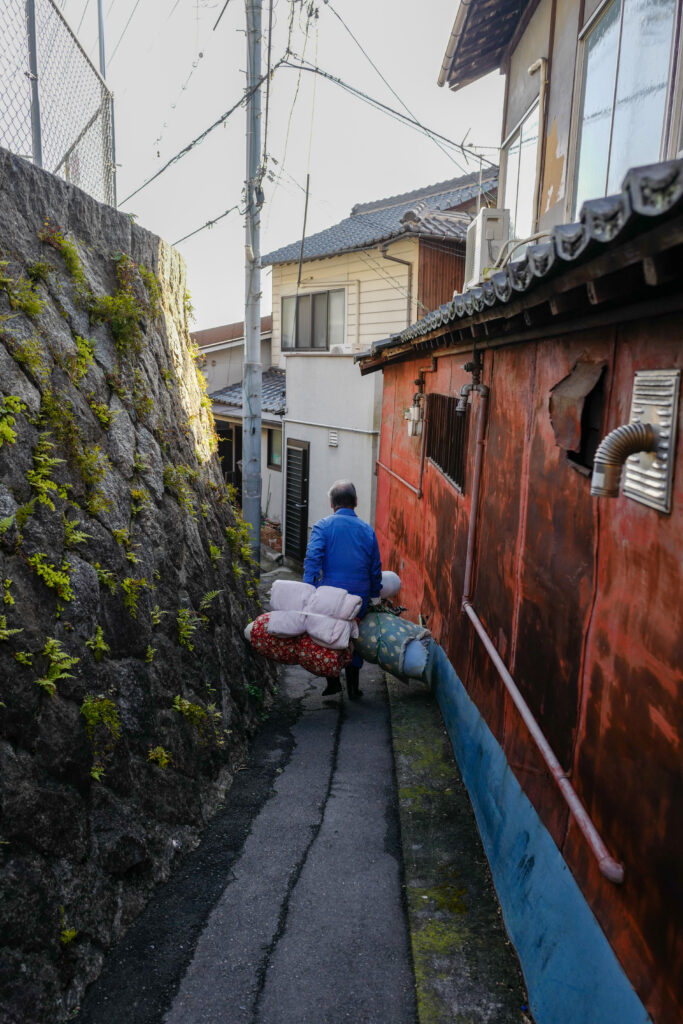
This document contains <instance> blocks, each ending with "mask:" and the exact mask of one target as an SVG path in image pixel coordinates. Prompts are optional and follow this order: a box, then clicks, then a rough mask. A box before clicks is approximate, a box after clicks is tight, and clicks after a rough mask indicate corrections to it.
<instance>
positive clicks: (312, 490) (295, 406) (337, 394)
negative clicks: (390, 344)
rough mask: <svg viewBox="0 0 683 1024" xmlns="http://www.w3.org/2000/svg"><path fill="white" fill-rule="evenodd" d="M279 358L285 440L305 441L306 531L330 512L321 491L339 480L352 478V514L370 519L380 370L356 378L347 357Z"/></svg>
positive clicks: (373, 490) (375, 455)
mask: <svg viewBox="0 0 683 1024" xmlns="http://www.w3.org/2000/svg"><path fill="white" fill-rule="evenodd" d="M285 361H286V369H287V415H286V416H285V432H286V433H285V441H286V439H287V438H296V439H297V440H299V441H308V442H309V444H310V453H309V455H310V469H309V509H308V527H309V532H310V530H311V528H312V526H313V525H314V524H315V523H316V522H317V520H318V519H322V518H323V516H326V515H329V514H330V507H329V501H328V498H327V491H328V490H329V488H330V485H331V484H333V483H334V482H335V480H340V479H350V480H353V482H354V484H355V485H356V490H357V492H358V509H357V512H358V515H359V516H360V517H361V518H362V519H365V520H366V521H367V522H370V523H373V522H374V516H375V491H376V478H375V461H376V459H377V450H378V442H379V427H380V414H381V400H382V377H381V374H378V373H373V374H368V376H366V377H361V375H360V371H359V369H358V366H357V365H356V364H354V362H353V358H352V357H351V356H348V355H346V356H345V355H328V354H315V355H311V354H308V353H307V354H300V355H299V354H287V355H286V356H285ZM330 430H334V431H337V436H338V445H337V447H330V444H329V432H330Z"/></svg>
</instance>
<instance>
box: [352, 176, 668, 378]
mask: <svg viewBox="0 0 683 1024" xmlns="http://www.w3.org/2000/svg"><path fill="white" fill-rule="evenodd" d="M678 311H683V161H681V160H672V161H669V162H668V163H664V164H655V165H652V166H648V167H641V168H635V169H634V170H632V171H630V172H629V173H628V174H627V176H626V178H625V180H624V185H623V190H622V192H621V193H619V194H618V195H616V196H608V197H606V198H604V199H597V200H593V201H590V202H588V203H585V204H584V206H583V208H582V211H581V221H580V223H578V224H565V225H560V226H559V227H556V228H555V229H554V231H553V234H552V237H551V239H550V240H549V241H548V242H543V243H541V244H539V245H533V246H529V248H528V249H527V252H526V254H525V256H524V258H523V259H522V260H518V261H516V262H513V263H510V264H508V266H507V267H506V268H505V269H504V270H502V271H499V272H497V273H495V274H493V275H492V276H491V278H490V279H489V280H488V281H486V282H484V283H482V284H480V285H478V286H476V287H474V288H471V289H469V290H468V291H466V292H465V293H464V294H462V295H454V296H453V299H452V301H451V302H449V303H446V304H444V305H443V306H441V307H440V308H439V309H437V310H434V311H433V312H431V313H429V314H428V315H427V316H426V317H424V318H423V319H422V320H419V321H418V322H417V323H415V324H413V325H411V326H410V327H408V328H407V329H406V330H405V331H402V332H400V333H399V334H396V335H393V336H392V337H391V338H387V339H385V340H384V341H379V342H376V343H375V344H373V345H372V346H371V348H370V349H369V350H368V351H367V352H364V353H361V354H360V355H357V356H356V357H355V359H356V361H357V362H359V363H360V368H361V373H362V374H367V373H373V372H375V371H376V370H380V369H383V368H384V367H385V366H387V365H390V364H392V363H396V362H404V361H405V360H407V359H411V358H413V357H414V356H416V355H418V354H419V355H423V354H424V353H427V352H433V351H435V350H440V351H445V350H447V349H453V350H454V351H463V350H465V349H469V348H472V346H473V345H476V347H477V348H493V347H501V346H505V345H511V344H516V343H519V342H522V341H530V340H533V339H542V338H549V337H554V336H557V335H558V334H560V333H562V334H566V333H569V332H572V331H577V330H583V329H585V328H587V327H589V326H602V325H607V324H614V323H624V322H626V321H628V320H633V319H637V318H641V317H644V316H647V315H650V314H651V315H655V314H657V313H663V312H678Z"/></svg>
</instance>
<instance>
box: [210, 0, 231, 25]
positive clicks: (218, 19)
mask: <svg viewBox="0 0 683 1024" xmlns="http://www.w3.org/2000/svg"><path fill="white" fill-rule="evenodd" d="M229 3H230V0H225V3H224V4H223V10H222V11H221V13H220V14H219V15H218V17H217V18H216V24H215V25H214V26H213V31H214V32H215V31H216V29H217V28H218V26H219V24H220V20H221V18H222V17H223V15H224V14H225V12H226V10H227V9H228V4H229Z"/></svg>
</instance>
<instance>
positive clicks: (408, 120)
mask: <svg viewBox="0 0 683 1024" xmlns="http://www.w3.org/2000/svg"><path fill="white" fill-rule="evenodd" d="M293 56H295V57H296V56H297V55H296V54H293ZM297 59H298V60H299V61H300V63H299V64H295V63H294V62H293V61H289V60H284V61H283V62H282V66H283V67H285V68H293V69H294V70H295V71H298V70H301V71H308V72H310V73H311V74H315V75H320V76H321V77H322V78H326V79H327V80H328V81H329V82H333V83H334V84H335V85H338V86H339V87H340V88H342V89H345V90H346V92H349V93H351V94H352V95H353V96H357V97H358V99H362V100H363V101H364V102H365V103H370V104H371V105H372V106H374V107H376V108H377V109H378V110H382V111H384V112H385V113H387V114H390V115H391V116H392V117H395V118H397V119H398V120H399V121H403V122H404V123H405V124H407V125H410V126H411V127H412V128H416V129H417V130H418V131H420V132H422V134H423V135H429V136H431V137H432V138H435V139H440V140H441V141H442V142H445V143H446V144H447V145H449V146H452V147H453V148H454V149H458V150H460V152H461V153H462V154H463V156H471V157H474V158H475V159H477V160H480V159H481V160H482V161H483V162H484V163H487V164H488V165H489V167H495V168H496V170H497V169H498V165H497V164H496V163H494V161H493V160H489V159H488V157H485V156H481V155H480V154H479V153H475V152H474V150H472V149H470V148H469V147H468V146H463V145H462V144H461V143H460V142H454V141H453V139H449V138H447V137H446V136H445V135H441V134H440V133H439V132H436V131H434V130H433V129H432V128H428V127H427V126H426V125H424V124H422V122H421V121H418V120H417V119H416V118H414V117H409V116H408V115H407V114H402V113H401V111H400V110H396V109H395V108H394V107H390V106H388V105H387V104H386V103H382V102H381V100H378V99H375V98H374V97H373V96H370V95H368V93H366V92H363V91H362V89H357V88H356V87H355V86H353V85H349V83H348V82H345V81H344V80H343V79H341V78H337V76H336V75H331V74H330V73H329V71H323V69H322V68H319V67H316V66H315V65H314V64H311V63H310V61H307V60H305V58H303V57H298V58H297Z"/></svg>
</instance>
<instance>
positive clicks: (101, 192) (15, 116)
mask: <svg viewBox="0 0 683 1024" xmlns="http://www.w3.org/2000/svg"><path fill="white" fill-rule="evenodd" d="M0 40H1V41H2V42H1V44H0V144H1V145H3V146H5V148H6V149H9V150H11V151H12V152H13V153H17V154H19V156H23V157H25V158H26V159H27V160H33V162H34V163H36V164H38V165H40V166H42V167H44V168H45V170H48V171H52V173H53V174H58V175H59V176H60V177H62V178H65V179H66V180H67V181H71V182H73V184H74V185H78V187H79V188H82V189H83V190H84V191H85V192H89V193H90V195H91V196H94V198H95V199H98V200H99V201H100V202H105V203H109V204H110V205H112V206H115V205H116V194H115V179H114V160H113V133H112V97H111V93H110V92H109V90H108V89H107V87H106V85H105V84H104V81H103V80H102V78H101V77H100V75H99V74H98V73H97V70H96V69H95V67H94V66H93V64H92V63H91V61H90V60H89V58H88V56H87V55H86V53H85V51H84V50H83V47H82V46H81V44H80V43H79V42H78V39H77V38H76V36H75V35H74V33H73V32H72V31H71V29H70V28H69V26H68V24H67V23H66V21H65V20H64V18H63V16H62V14H61V13H60V11H59V10H58V8H57V6H56V4H55V3H54V0H0Z"/></svg>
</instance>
